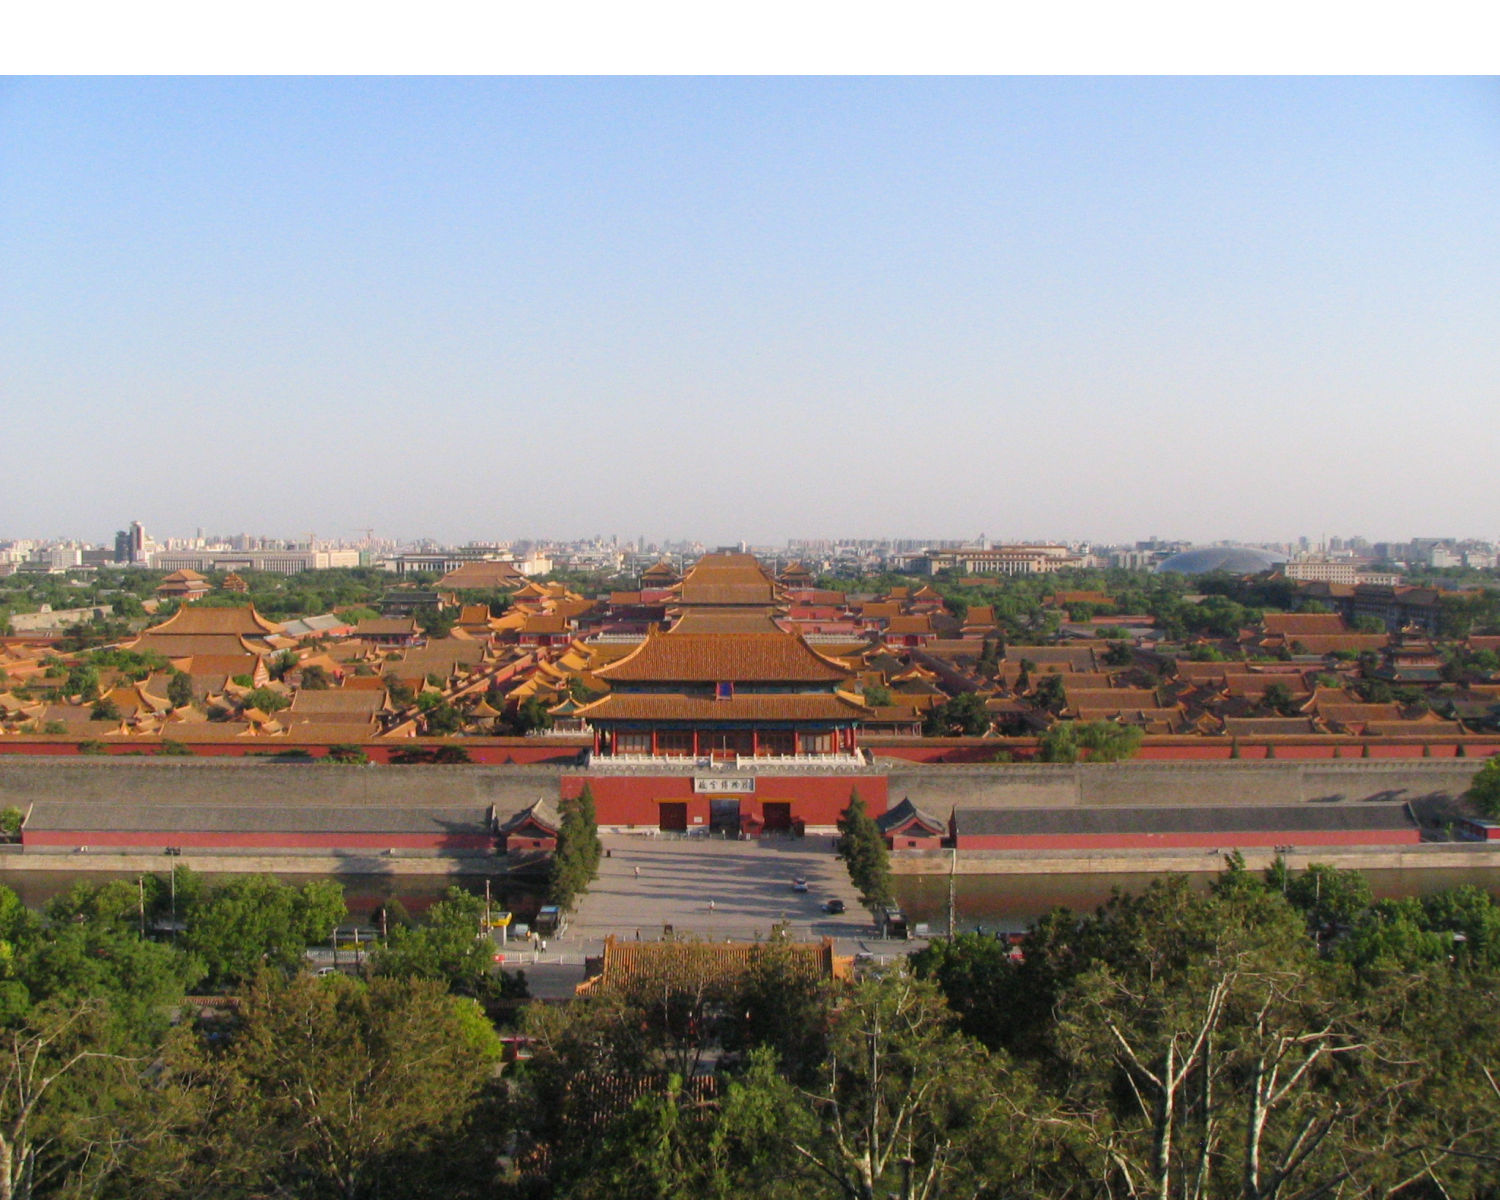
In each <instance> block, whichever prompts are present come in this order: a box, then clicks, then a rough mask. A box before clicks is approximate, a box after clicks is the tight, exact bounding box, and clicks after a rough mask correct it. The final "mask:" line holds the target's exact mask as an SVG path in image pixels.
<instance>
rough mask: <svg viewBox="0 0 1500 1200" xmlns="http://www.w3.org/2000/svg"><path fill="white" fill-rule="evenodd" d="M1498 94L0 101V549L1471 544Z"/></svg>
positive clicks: (592, 88) (1192, 86)
mask: <svg viewBox="0 0 1500 1200" xmlns="http://www.w3.org/2000/svg"><path fill="white" fill-rule="evenodd" d="M1497 201H1500V83H1497V82H1496V81H1494V80H1465V79H1431V80H1399V79H1398V80H1381V79H1377V80H1361V79H1335V80H1306V79H1291V80H1213V79H1179V80H1088V79H1070V80H1041V79H958V80H926V79H915V80H912V79H830V80H802V79H764V80H743V79H730V80H720V79H651V80H631V79H598V80H588V79H585V80H569V79H520V80H513V79H494V80H462V79H459V80H443V79H439V80H432V79H412V80H357V79H328V80H284V79H228V80H215V79H181V80H171V79H169V80H130V79H100V80H89V79H11V80H6V81H0V409H3V416H4V421H3V424H0V430H3V433H0V437H3V439H4V443H5V446H6V453H5V454H4V456H3V460H0V461H3V466H0V537H3V536H62V535H69V536H81V537H87V538H90V539H94V540H98V539H103V538H105V537H107V536H110V535H112V533H113V531H114V530H115V529H117V528H122V527H123V526H124V525H125V523H127V522H128V521H130V520H131V519H139V520H141V521H143V522H144V523H145V525H146V527H147V529H148V530H149V531H151V532H152V533H155V534H159V535H162V536H165V535H169V534H190V533H191V532H192V531H193V529H194V528H195V527H197V526H203V527H205V528H206V529H208V530H212V531H222V532H234V531H239V530H249V531H251V532H261V533H269V534H276V535H286V536H290V535H293V534H298V533H302V532H305V531H307V530H316V531H317V533H318V535H319V536H320V537H330V538H336V537H340V536H354V531H355V530H356V529H360V528H363V527H367V526H373V527H374V528H375V530H376V532H377V536H399V537H415V536H433V537H437V538H441V539H445V540H446V539H452V540H469V539H477V538H516V537H572V536H579V535H586V534H593V533H605V534H609V533H618V534H620V535H621V536H622V537H627V538H633V537H635V536H637V535H638V534H641V533H644V534H646V535H647V536H648V537H649V538H651V539H653V540H656V539H661V538H668V537H670V538H677V537H697V538H702V539H704V540H706V541H710V542H728V541H737V540H739V539H741V538H744V539H747V540H749V541H752V542H757V541H775V540H779V539H782V538H785V537H788V536H799V537H827V536H838V535H843V536H878V535H885V534H890V535H895V536H905V537H959V536H974V535H977V534H979V533H981V532H983V533H986V534H987V535H988V536H990V537H991V538H993V539H1008V538H1025V539H1042V538H1070V539H1071V538H1093V539H1096V540H1103V541H1113V540H1125V539H1133V538H1141V537H1145V536H1147V535H1149V534H1159V535H1161V536H1163V537H1183V538H1193V539H1199V540H1209V539H1215V538H1242V539H1257V540H1258V539H1285V538H1291V537H1295V536H1296V535H1298V534H1303V533H1306V534H1310V535H1312V536H1317V535H1319V534H1323V533H1328V534H1346V535H1347V534H1355V533H1362V534H1364V535H1366V536H1370V537H1382V538H1386V537H1389V538H1404V537H1409V536H1424V535H1429V536H1439V535H1456V536H1480V537H1494V536H1500V513H1497V495H1500V489H1497V487H1496V484H1495V469H1496V461H1497V449H1500V445H1497V443H1500V436H1497V432H1496V430H1497V413H1500V204H1497Z"/></svg>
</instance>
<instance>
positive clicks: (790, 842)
mask: <svg viewBox="0 0 1500 1200" xmlns="http://www.w3.org/2000/svg"><path fill="white" fill-rule="evenodd" d="M600 840H601V842H602V843H603V845H604V850H605V857H604V858H603V859H601V860H600V863H599V876H598V878H597V879H595V880H594V882H593V883H591V884H590V885H589V890H588V892H587V893H586V894H585V895H584V896H583V897H581V898H580V900H579V902H578V904H577V906H576V908H575V909H574V912H573V914H572V917H571V918H570V920H569V924H568V928H567V931H566V932H565V933H564V934H563V936H562V937H555V938H549V939H547V948H546V950H539V949H538V948H537V947H536V946H534V945H533V946H527V947H525V948H522V947H518V946H516V945H515V944H514V943H512V945H511V946H510V947H509V948H508V949H509V951H510V953H508V954H507V955H506V965H507V966H512V965H516V966H520V967H521V968H522V969H523V970H525V972H526V976H527V979H528V980H529V981H530V983H531V988H532V992H533V994H534V995H537V996H542V997H548V998H556V997H561V996H565V995H570V994H571V993H572V989H573V985H574V984H576V983H578V982H580V981H582V979H583V960H584V958H585V957H588V956H593V955H598V954H600V953H601V952H602V950H603V946H604V939H605V937H606V936H608V935H609V934H614V935H615V936H616V937H617V938H620V939H635V938H637V937H639V938H640V939H641V940H643V941H654V940H656V939H659V938H661V937H662V936H663V933H664V932H665V931H666V930H667V927H669V926H670V928H671V932H672V934H673V936H675V937H692V938H703V939H710V940H714V941H721V940H732V941H755V940H764V939H765V938H766V937H768V936H769V935H770V932H771V930H772V928H773V927H774V926H775V925H777V924H778V923H785V925H786V926H787V928H788V930H789V932H790V934H791V937H792V938H793V939H794V940H796V941H817V940H819V939H821V938H824V937H831V938H833V939H835V943H836V952H837V953H839V954H859V953H868V954H872V955H874V956H875V957H876V958H885V957H888V956H890V955H893V954H904V953H909V952H910V951H911V950H914V949H916V948H917V947H918V946H919V945H921V944H922V943H920V942H890V941H886V940H884V939H882V938H879V937H877V936H876V933H875V929H874V926H873V924H872V922H871V917H870V914H869V912H868V911H867V910H866V909H864V908H863V907H862V906H861V905H860V903H859V896H858V894H857V893H856V892H855V890H854V885H853V884H851V883H850V882H849V873H848V871H847V870H846V869H845V867H844V864H843V861H842V860H841V859H839V858H838V856H837V855H835V854H834V853H833V839H832V838H831V837H828V836H826V835H824V836H809V837H806V838H793V837H770V838H761V839H756V840H752V841H733V840H729V839H725V838H718V837H708V836H693V837H672V836H668V835H662V834H658V835H657V836H655V837H651V836H648V835H645V834H621V833H603V834H600ZM798 876H801V877H802V878H804V879H806V880H807V887H808V890H807V891H806V892H797V891H794V890H793V888H792V880H793V879H794V878H797V877H798ZM833 897H837V898H838V899H840V900H842V901H843V902H844V905H845V911H844V912H843V913H842V914H841V915H838V916H833V915H830V914H828V913H825V912H824V911H823V908H822V906H823V902H824V901H825V900H828V899H830V898H833Z"/></svg>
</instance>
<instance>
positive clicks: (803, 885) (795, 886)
mask: <svg viewBox="0 0 1500 1200" xmlns="http://www.w3.org/2000/svg"><path fill="white" fill-rule="evenodd" d="M792 891H794V892H805V891H807V880H806V879H804V878H803V877H802V876H801V875H798V876H797V878H795V879H793V880H792Z"/></svg>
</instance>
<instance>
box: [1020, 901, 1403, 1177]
mask: <svg viewBox="0 0 1500 1200" xmlns="http://www.w3.org/2000/svg"><path fill="white" fill-rule="evenodd" d="M1055 932H1056V933H1063V930H1062V929H1057V930H1055ZM1066 936H1067V938H1068V941H1067V942H1066V943H1059V944H1057V945H1056V948H1055V951H1054V953H1057V954H1059V955H1060V956H1061V958H1060V960H1054V961H1053V963H1052V964H1051V974H1052V978H1053V980H1054V983H1053V985H1052V986H1054V987H1055V988H1056V993H1055V994H1056V995H1057V997H1058V998H1057V1001H1056V1012H1057V1022H1056V1025H1055V1027H1054V1029H1053V1031H1052V1033H1051V1034H1050V1037H1051V1039H1052V1045H1053V1047H1054V1049H1055V1052H1056V1053H1057V1055H1058V1057H1059V1060H1060V1062H1061V1064H1063V1071H1064V1076H1063V1077H1064V1078H1065V1079H1066V1081H1067V1082H1066V1088H1067V1094H1066V1096H1065V1098H1064V1101H1063V1106H1062V1110H1063V1112H1065V1113H1068V1114H1071V1116H1070V1117H1069V1118H1068V1119H1069V1120H1071V1121H1073V1122H1076V1124H1075V1125H1074V1129H1073V1132H1074V1133H1075V1134H1077V1135H1081V1136H1082V1138H1083V1139H1084V1142H1085V1144H1086V1145H1087V1148H1088V1149H1087V1152H1086V1154H1085V1155H1084V1156H1083V1161H1084V1164H1085V1167H1086V1169H1087V1171H1088V1174H1089V1175H1090V1176H1092V1177H1093V1178H1094V1179H1096V1180H1097V1181H1098V1182H1099V1183H1100V1185H1101V1186H1102V1187H1103V1188H1105V1189H1106V1192H1107V1194H1113V1195H1121V1196H1129V1197H1140V1198H1142V1200H1145V1198H1146V1197H1151V1198H1153V1200H1157V1198H1163V1197H1169V1196H1173V1197H1175V1196H1187V1197H1208V1196H1215V1195H1227V1194H1230V1193H1231V1192H1233V1193H1235V1194H1238V1195H1240V1196H1241V1197H1244V1198H1245V1200H1269V1198H1271V1197H1276V1196H1283V1197H1285V1196H1294V1195H1307V1196H1314V1195H1319V1194H1322V1193H1324V1192H1325V1191H1327V1190H1329V1189H1331V1188H1333V1187H1335V1186H1336V1185H1337V1183H1338V1182H1339V1181H1341V1180H1343V1179H1344V1178H1346V1176H1347V1173H1348V1171H1349V1168H1350V1164H1351V1163H1356V1162H1362V1163H1374V1162H1379V1161H1381V1160H1382V1159H1383V1158H1385V1157H1389V1154H1390V1151H1391V1146H1390V1144H1389V1142H1388V1141H1387V1140H1386V1139H1387V1132H1386V1131H1387V1130H1388V1128H1392V1127H1395V1128H1399V1126H1400V1124H1401V1122H1400V1120H1399V1119H1398V1118H1394V1117H1393V1114H1392V1113H1391V1112H1390V1111H1388V1109H1387V1107H1386V1106H1387V1105H1388V1104H1390V1103H1392V1102H1396V1101H1398V1099H1399V1095H1400V1092H1399V1087H1400V1084H1399V1080H1400V1076H1401V1073H1402V1071H1403V1070H1405V1069H1407V1067H1408V1066H1409V1064H1400V1065H1399V1066H1398V1065H1396V1064H1395V1063H1394V1061H1392V1060H1393V1059H1394V1058H1395V1057H1396V1056H1394V1055H1393V1056H1391V1059H1387V1058H1386V1056H1385V1054H1384V1053H1383V1052H1382V1050H1381V1049H1380V1048H1377V1047H1374V1046H1372V1044H1371V1040H1370V1039H1371V1038H1372V1037H1374V1036H1377V1035H1378V1029H1379V1022H1378V1021H1377V1022H1371V1021H1368V1020H1366V1019H1365V1016H1364V1015H1363V1014H1362V1013H1361V1011H1360V1007H1359V1005H1358V1003H1356V1002H1354V1001H1353V1000H1351V999H1349V998H1347V997H1345V996H1342V995H1341V994H1340V990H1339V989H1340V978H1341V977H1340V975H1339V973H1338V972H1337V970H1334V969H1330V968H1329V967H1328V966H1327V965H1325V964H1324V963H1322V962H1321V961H1320V960H1319V958H1318V956H1317V954H1316V952H1315V950H1314V947H1313V944H1312V942H1311V941H1310V940H1309V939H1308V938H1307V937H1306V936H1305V934H1304V932H1303V931H1302V929H1301V928H1300V922H1299V921H1298V919H1297V917H1296V914H1295V913H1293V912H1292V910H1291V909H1290V908H1288V907H1287V906H1286V905H1285V904H1284V903H1283V902H1282V900H1281V897H1280V895H1279V894H1277V893H1275V892H1272V891H1270V890H1268V889H1267V888H1265V887H1264V886H1263V885H1261V884H1259V883H1258V882H1257V881H1256V880H1255V879H1254V878H1253V877H1251V876H1249V875H1248V873H1246V872H1243V871H1239V872H1233V871H1232V872H1231V873H1230V876H1229V877H1228V879H1227V881H1226V882H1224V884H1223V886H1221V887H1218V888H1216V889H1215V891H1214V892H1212V893H1211V894H1210V895H1208V896H1206V897H1205V896H1197V895H1194V894H1193V893H1192V892H1191V891H1189V890H1188V889H1187V888H1186V886H1185V884H1184V883H1183V881H1181V880H1169V881H1158V883H1157V884H1153V885H1152V886H1151V887H1150V888H1148V889H1147V891H1146V892H1145V893H1143V894H1142V895H1141V896H1140V897H1136V898H1129V899H1123V898H1122V899H1120V900H1118V901H1116V902H1113V903H1112V904H1111V905H1109V906H1107V908H1106V909H1105V910H1101V913H1100V914H1099V917H1098V918H1097V919H1096V920H1094V921H1092V922H1089V923H1088V925H1087V926H1085V927H1083V928H1079V927H1077V926H1075V927H1074V929H1073V930H1072V931H1071V933H1070V934H1067V935H1066ZM1035 949H1036V951H1037V953H1038V957H1039V958H1040V959H1041V960H1042V963H1039V965H1038V968H1037V970H1038V971H1040V970H1041V968H1042V965H1043V963H1045V959H1046V957H1047V956H1048V950H1047V948H1046V947H1043V946H1040V945H1039V946H1037V947H1036V948H1035ZM1032 953H1033V948H1032V946H1031V945H1030V944H1028V947H1027V956H1028V968H1029V967H1030V958H1031V955H1032ZM1059 968H1061V972H1062V973H1061V977H1059ZM1079 968H1081V969H1079ZM1040 978H1045V975H1042V976H1040ZM1332 1097H1336V1098H1337V1099H1336V1100H1334V1099H1331V1098H1332ZM1377 1114H1379V1115H1377Z"/></svg>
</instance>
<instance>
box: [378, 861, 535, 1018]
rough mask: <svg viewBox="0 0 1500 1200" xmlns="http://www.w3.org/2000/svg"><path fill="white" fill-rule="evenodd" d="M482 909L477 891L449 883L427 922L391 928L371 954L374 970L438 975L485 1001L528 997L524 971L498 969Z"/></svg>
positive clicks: (395, 974) (457, 992)
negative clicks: (508, 972) (508, 971)
mask: <svg viewBox="0 0 1500 1200" xmlns="http://www.w3.org/2000/svg"><path fill="white" fill-rule="evenodd" d="M483 915H484V904H483V902H482V901H481V900H480V899H479V898H478V897H477V896H473V895H470V894H469V893H468V892H466V891H464V890H463V889H462V888H457V887H450V888H449V889H448V892H447V895H446V896H445V897H444V898H443V899H442V900H439V901H438V902H437V903H436V904H434V905H433V906H432V907H431V908H430V909H428V911H427V918H426V921H425V923H424V924H423V925H421V926H419V927H411V926H403V925H398V926H396V927H395V928H393V929H392V930H391V932H390V936H389V938H388V940H387V941H386V944H385V945H384V946H382V947H381V948H380V949H378V950H376V951H375V953H374V954H373V955H372V956H371V960H370V966H371V970H372V972H373V973H374V974H375V975H377V976H390V977H393V978H399V979H408V978H412V979H432V980H437V981H439V982H441V983H442V984H443V985H444V986H446V987H447V988H448V989H449V990H450V991H452V992H453V993H454V994H455V995H460V996H470V997H472V998H474V999H477V1000H481V1001H486V1002H493V1001H496V1000H499V999H501V998H502V997H503V998H506V999H511V998H521V997H524V996H525V995H526V981H525V978H524V976H521V975H520V974H519V973H517V974H516V975H514V976H508V975H506V973H505V972H503V971H496V970H495V967H494V963H493V960H492V955H493V952H494V943H493V942H491V941H490V939H489V937H488V936H487V935H486V934H485V932H484V931H483V930H482V929H481V928H480V925H481V919H482V917H483Z"/></svg>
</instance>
